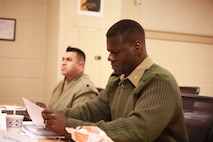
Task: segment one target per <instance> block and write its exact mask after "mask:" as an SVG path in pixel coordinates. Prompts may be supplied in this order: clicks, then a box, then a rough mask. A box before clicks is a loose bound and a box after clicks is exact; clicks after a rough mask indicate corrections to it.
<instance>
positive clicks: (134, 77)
mask: <svg viewBox="0 0 213 142" xmlns="http://www.w3.org/2000/svg"><path fill="white" fill-rule="evenodd" d="M153 64H154V62H153V61H152V59H151V58H150V57H146V58H145V59H144V60H143V61H142V62H141V63H140V64H139V65H138V66H137V67H136V68H135V69H134V70H133V71H132V73H131V74H130V75H128V76H127V77H126V78H125V75H124V74H122V75H121V76H120V80H121V81H120V83H122V82H123V81H124V80H125V79H129V80H130V81H131V82H132V83H133V85H134V86H137V84H138V82H139V80H140V79H141V77H142V76H143V74H144V71H145V70H146V69H149V68H150V67H151V66H152V65H153ZM120 83H119V84H120Z"/></svg>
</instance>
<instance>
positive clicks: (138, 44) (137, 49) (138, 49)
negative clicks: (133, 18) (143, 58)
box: [134, 40, 142, 54]
mask: <svg viewBox="0 0 213 142" xmlns="http://www.w3.org/2000/svg"><path fill="white" fill-rule="evenodd" d="M141 48H142V42H141V41H140V40H136V41H135V46H134V50H135V53H136V54H140V52H141Z"/></svg>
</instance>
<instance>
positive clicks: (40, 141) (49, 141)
mask: <svg viewBox="0 0 213 142" xmlns="http://www.w3.org/2000/svg"><path fill="white" fill-rule="evenodd" d="M39 142H64V140H59V139H58V140H57V139H39Z"/></svg>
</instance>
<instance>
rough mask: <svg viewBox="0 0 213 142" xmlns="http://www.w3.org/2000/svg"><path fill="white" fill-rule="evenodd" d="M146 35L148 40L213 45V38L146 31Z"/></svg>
mask: <svg viewBox="0 0 213 142" xmlns="http://www.w3.org/2000/svg"><path fill="white" fill-rule="evenodd" d="M145 33H146V38H148V39H158V40H170V41H180V42H192V43H202V44H213V36H206V35H196V34H186V33H176V32H166V31H157V30H145Z"/></svg>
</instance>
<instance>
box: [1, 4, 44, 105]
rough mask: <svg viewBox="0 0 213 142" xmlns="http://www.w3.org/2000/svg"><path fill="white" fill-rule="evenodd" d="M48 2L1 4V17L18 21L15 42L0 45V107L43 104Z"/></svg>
mask: <svg viewBox="0 0 213 142" xmlns="http://www.w3.org/2000/svg"><path fill="white" fill-rule="evenodd" d="M46 7H47V2H46V0H30V1H28V0H0V17H4V18H15V19H16V20H17V26H16V39H15V41H2V40H1V41H0V66H1V69H0V103H7V104H22V99H21V98H22V97H26V98H28V99H31V100H35V99H36V100H43V90H44V87H45V86H44V78H45V74H44V72H45V70H44V68H45V63H44V61H45V50H46V49H45V47H46V23H47V17H46V15H47V14H46V12H47V8H46Z"/></svg>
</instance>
